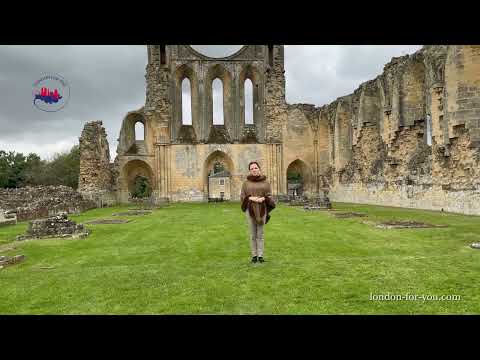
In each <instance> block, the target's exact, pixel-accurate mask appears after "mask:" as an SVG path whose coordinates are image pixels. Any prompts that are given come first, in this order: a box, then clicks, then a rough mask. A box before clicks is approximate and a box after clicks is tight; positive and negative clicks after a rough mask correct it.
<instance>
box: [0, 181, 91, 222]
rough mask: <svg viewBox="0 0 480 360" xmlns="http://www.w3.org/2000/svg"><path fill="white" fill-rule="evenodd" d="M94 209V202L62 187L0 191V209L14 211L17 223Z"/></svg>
mask: <svg viewBox="0 0 480 360" xmlns="http://www.w3.org/2000/svg"><path fill="white" fill-rule="evenodd" d="M95 207H96V204H95V203H94V202H92V201H90V200H88V199H86V198H85V197H83V196H82V195H81V194H80V193H78V192H77V191H76V190H74V189H73V188H71V187H68V186H64V185H38V186H26V187H22V188H15V189H0V209H4V210H13V211H15V212H16V214H17V220H18V221H23V220H31V219H38V218H44V217H47V216H53V215H56V214H58V213H60V212H67V213H69V214H72V213H80V212H82V211H85V210H88V209H92V208H95Z"/></svg>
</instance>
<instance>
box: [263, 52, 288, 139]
mask: <svg viewBox="0 0 480 360" xmlns="http://www.w3.org/2000/svg"><path fill="white" fill-rule="evenodd" d="M272 55H273V59H272V64H271V65H269V67H268V68H267V70H266V72H267V74H266V79H265V88H266V94H265V121H266V134H265V136H266V142H270V143H281V142H282V129H283V124H285V123H286V122H287V103H286V101H285V68H284V48H283V46H281V45H274V46H273V49H272Z"/></svg>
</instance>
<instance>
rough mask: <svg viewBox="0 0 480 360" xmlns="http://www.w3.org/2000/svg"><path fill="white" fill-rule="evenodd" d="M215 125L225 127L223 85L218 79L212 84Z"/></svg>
mask: <svg viewBox="0 0 480 360" xmlns="http://www.w3.org/2000/svg"><path fill="white" fill-rule="evenodd" d="M212 102H213V104H212V108H213V125H223V124H224V120H223V83H222V80H220V79H219V78H216V79H214V80H213V82H212Z"/></svg>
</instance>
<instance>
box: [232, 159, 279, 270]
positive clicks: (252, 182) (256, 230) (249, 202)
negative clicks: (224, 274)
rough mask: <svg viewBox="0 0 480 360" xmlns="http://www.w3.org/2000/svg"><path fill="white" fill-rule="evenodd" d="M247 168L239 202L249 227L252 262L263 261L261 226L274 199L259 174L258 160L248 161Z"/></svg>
mask: <svg viewBox="0 0 480 360" xmlns="http://www.w3.org/2000/svg"><path fill="white" fill-rule="evenodd" d="M248 170H249V172H250V174H249V175H248V176H247V180H246V181H245V182H244V183H243V184H242V192H241V194H240V202H241V207H242V211H243V212H245V214H246V216H247V222H248V224H249V227H250V247H251V251H252V262H253V263H256V262H257V261H259V262H264V259H263V247H264V234H263V227H264V225H265V224H266V223H267V222H268V220H269V219H270V215H269V212H270V211H272V210H273V209H274V208H275V201H274V200H273V198H272V187H271V186H270V183H269V182H268V181H266V179H267V177H266V176H265V175H262V174H261V171H260V165H258V162H256V161H252V162H251V163H249V164H248Z"/></svg>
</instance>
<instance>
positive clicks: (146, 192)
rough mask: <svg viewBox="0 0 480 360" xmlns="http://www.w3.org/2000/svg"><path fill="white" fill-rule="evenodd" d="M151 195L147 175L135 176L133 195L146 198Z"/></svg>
mask: <svg viewBox="0 0 480 360" xmlns="http://www.w3.org/2000/svg"><path fill="white" fill-rule="evenodd" d="M150 195H151V187H150V184H149V182H148V179H147V178H146V177H145V176H140V175H139V176H137V177H136V178H135V184H134V190H133V193H132V196H133V197H137V198H146V197H149V196H150Z"/></svg>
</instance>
